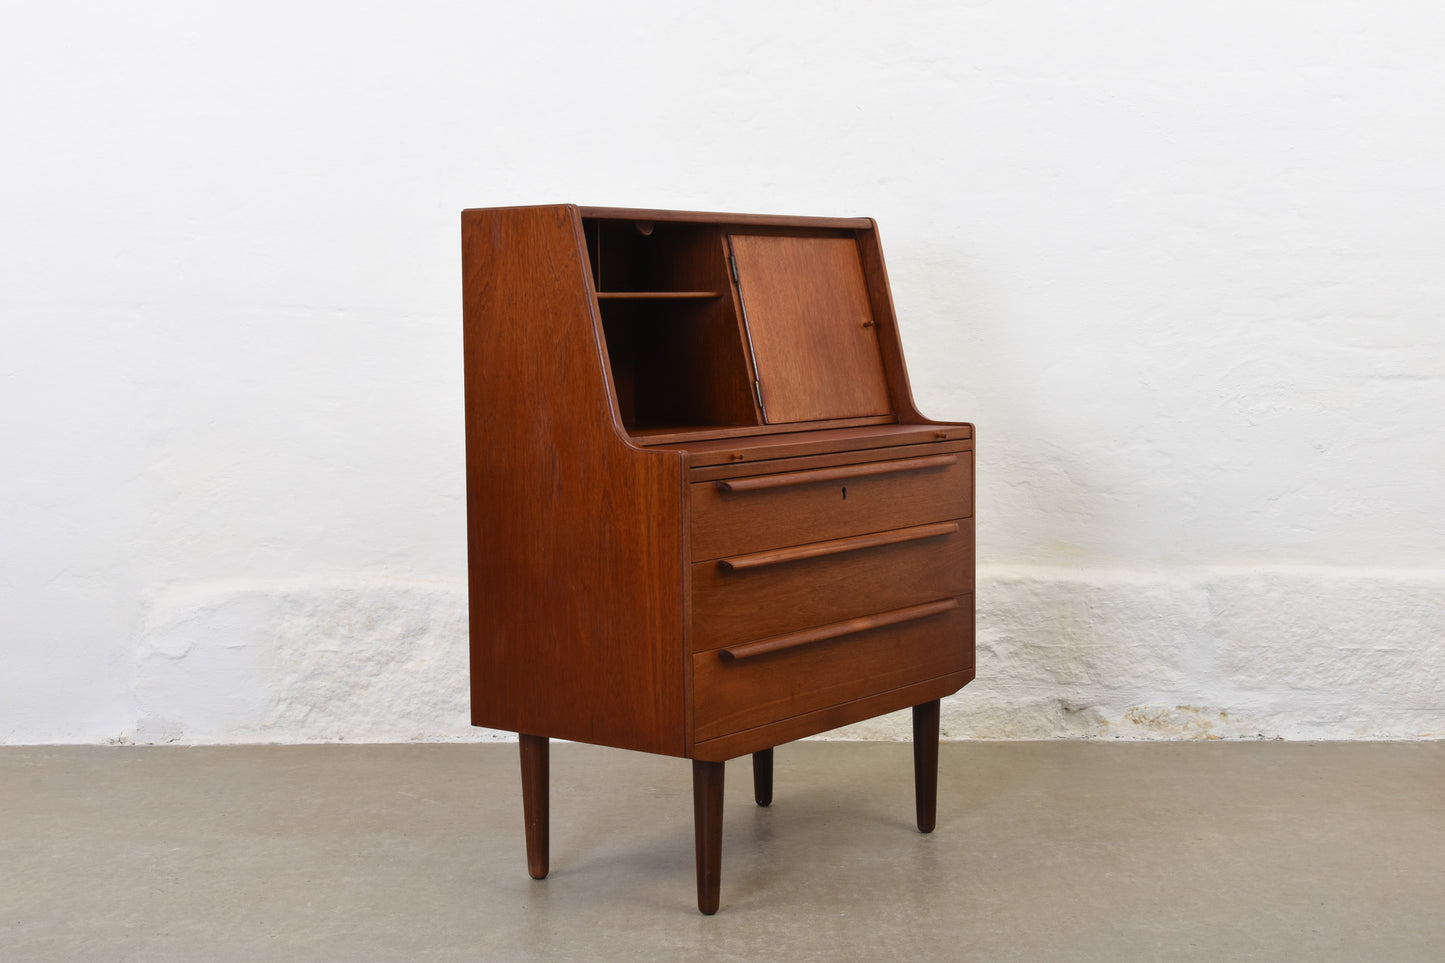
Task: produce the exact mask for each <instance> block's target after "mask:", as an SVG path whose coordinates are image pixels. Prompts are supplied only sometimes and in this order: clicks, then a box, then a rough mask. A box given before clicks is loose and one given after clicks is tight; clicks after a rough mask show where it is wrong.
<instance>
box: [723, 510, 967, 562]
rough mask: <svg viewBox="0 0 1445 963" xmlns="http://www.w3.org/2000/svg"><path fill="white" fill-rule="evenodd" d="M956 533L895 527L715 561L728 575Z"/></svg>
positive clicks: (942, 525) (939, 527)
mask: <svg viewBox="0 0 1445 963" xmlns="http://www.w3.org/2000/svg"><path fill="white" fill-rule="evenodd" d="M957 532H958V522H935V523H934V524H932V525H915V526H913V527H912V528H895V529H894V530H893V531H891V532H874V533H873V534H871V535H854V536H853V537H852V538H835V539H832V540H831V541H827V542H812V543H810V544H808V545H790V546H788V547H787V548H775V549H773V550H772V551H771V552H754V553H752V554H751V555H734V556H733V557H731V558H720V559H718V560H717V567H718V568H720V569H723V570H724V571H728V572H732V571H742V570H744V569H750V568H763V567H764V566H767V565H781V564H782V563H784V562H796V561H798V560H799V559H804V558H818V557H819V556H821V555H841V554H843V553H844V552H856V551H858V550H859V549H862V548H874V547H876V546H879V545H895V544H897V543H898V542H912V541H916V540H918V539H920V538H933V537H934V536H936V535H954V534H957Z"/></svg>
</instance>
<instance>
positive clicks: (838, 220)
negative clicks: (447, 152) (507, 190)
mask: <svg viewBox="0 0 1445 963" xmlns="http://www.w3.org/2000/svg"><path fill="white" fill-rule="evenodd" d="M530 206H531V207H533V208H537V207H568V208H573V209H575V210H576V211H577V213H578V214H580V215H581V216H582V217H586V218H594V219H596V220H602V221H687V222H696V223H701V224H737V225H755V226H764V227H807V228H829V229H832V230H845V231H861V230H869V229H871V228H872V227H873V219H872V218H868V217H812V216H808V215H800V214H736V213H727V212H723V211H661V210H654V209H651V208H643V207H584V206H582V205H577V204H560V205H558V204H542V205H530ZM510 209H511V208H486V207H480V208H468V209H467V210H464V211H463V212H462V213H463V214H467V213H471V212H473V211H491V210H510Z"/></svg>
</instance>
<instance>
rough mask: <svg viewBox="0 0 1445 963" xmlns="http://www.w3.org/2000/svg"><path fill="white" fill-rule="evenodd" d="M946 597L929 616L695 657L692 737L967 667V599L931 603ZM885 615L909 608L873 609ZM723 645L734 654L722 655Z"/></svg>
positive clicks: (721, 732) (969, 638)
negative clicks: (770, 648)
mask: <svg viewBox="0 0 1445 963" xmlns="http://www.w3.org/2000/svg"><path fill="white" fill-rule="evenodd" d="M950 602H951V603H953V605H952V607H950V608H947V609H944V610H942V611H935V612H933V613H932V614H919V615H915V616H913V617H905V618H903V619H902V620H900V621H896V622H893V623H892V624H884V625H880V626H878V627H875V628H865V629H863V630H861V631H855V632H845V633H844V634H840V635H836V636H834V637H832V638H823V639H820V640H817V641H807V640H806V639H801V640H796V644H794V643H793V642H791V641H789V642H785V645H786V647H784V648H780V649H777V650H774V651H758V652H749V651H747V649H748V646H745V645H738V646H730V647H729V648H725V649H717V650H714V651H711V652H699V653H697V654H695V655H694V656H693V722H694V739H695V740H697V741H699V742H700V741H702V740H705V739H713V738H716V737H718V736H724V735H728V734H729V733H733V732H738V731H741V730H744V729H750V728H753V727H755V726H761V725H766V724H768V723H770V722H777V721H779V720H782V719H787V718H789V717H791V716H795V715H799V714H801V713H804V712H811V711H813V710H816V709H823V708H827V707H828V706H833V705H838V704H840V703H844V702H849V701H852V700H854V699H862V698H866V697H868V696H872V695H876V694H878V693H880V692H886V691H887V690H889V689H896V688H899V687H900V686H905V685H911V684H913V683H916V682H923V681H926V680H928V679H933V678H937V677H938V676H942V675H947V674H948V673H951V672H959V671H962V670H965V669H971V668H972V667H973V596H972V595H966V596H963V597H961V598H956V599H946V600H939V601H937V602H934V603H932V604H933V605H934V606H939V605H945V604H947V603H950ZM926 608H927V606H915V607H912V609H914V610H917V609H926ZM890 615H891V616H895V617H896V616H900V615H901V616H908V615H909V611H908V610H904V611H902V612H899V613H880V616H890ZM860 621H861V620H860ZM826 628H827V627H824V629H826ZM824 629H820V630H815V631H823V630H824ZM797 634H798V635H799V636H802V635H805V633H797ZM775 638H776V637H775ZM753 645H754V646H755V647H757V648H762V649H766V647H767V643H762V644H758V643H754V644H753ZM730 650H732V651H735V652H737V653H738V656H737V657H735V658H731V659H729V658H728V657H727V654H728V653H729V651H730Z"/></svg>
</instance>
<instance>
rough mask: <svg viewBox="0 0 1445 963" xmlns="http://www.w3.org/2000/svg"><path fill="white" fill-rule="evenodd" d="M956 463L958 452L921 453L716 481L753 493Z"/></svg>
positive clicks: (727, 487) (725, 487)
mask: <svg viewBox="0 0 1445 963" xmlns="http://www.w3.org/2000/svg"><path fill="white" fill-rule="evenodd" d="M957 462H958V456H957V455H924V456H923V457H921V458H899V459H895V460H894V461H869V462H864V463H863V464H861V465H839V466H838V467H837V468H814V469H813V470H811V471H789V472H779V473H778V474H776V475H750V476H748V477H747V478H725V479H723V480H722V481H720V482H718V483H717V487H718V491H722V492H753V491H758V490H760V489H764V488H789V487H791V486H793V485H811V484H812V483H813V482H825V481H835V480H837V479H840V478H862V477H865V476H868V475H891V474H893V473H895V472H901V471H922V470H923V469H925V468H942V467H944V466H945V465H953V464H956V463H957Z"/></svg>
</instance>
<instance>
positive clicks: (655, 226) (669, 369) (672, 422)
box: [583, 218, 761, 436]
mask: <svg viewBox="0 0 1445 963" xmlns="http://www.w3.org/2000/svg"><path fill="white" fill-rule="evenodd" d="M583 233H584V234H585V236H586V239H587V255H588V259H589V261H590V264H591V268H592V278H593V284H594V286H595V289H596V290H595V294H596V296H597V305H598V311H599V312H600V315H601V319H602V333H603V337H604V338H605V339H606V342H607V355H608V363H609V364H610V366H611V370H612V382H613V386H614V388H615V389H616V392H617V407H618V411H619V413H620V414H621V416H622V423H623V426H624V427H625V428H626V429H627V430H628V432H629V433H632V434H635V435H638V436H646V435H647V434H648V433H649V432H668V433H676V432H679V431H694V430H695V431H698V432H702V433H705V432H707V431H708V430H710V429H717V428H734V427H747V426H752V425H757V424H758V423H759V422H760V420H761V419H760V416H759V412H758V407H757V403H756V400H755V397H754V391H753V376H752V371H751V367H750V364H749V361H748V355H747V352H746V350H745V348H744V342H743V334H742V330H741V326H740V322H739V318H738V313H737V310H736V304H735V300H734V296H733V292H732V288H731V286H730V280H729V276H728V262H727V248H726V243H725V241H724V239H723V235H722V232H721V230H720V229H719V228H718V227H717V226H715V225H709V224H696V223H677V222H660V223H653V222H649V221H638V220H630V219H629V220H612V219H606V218H585V219H584V220H583Z"/></svg>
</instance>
